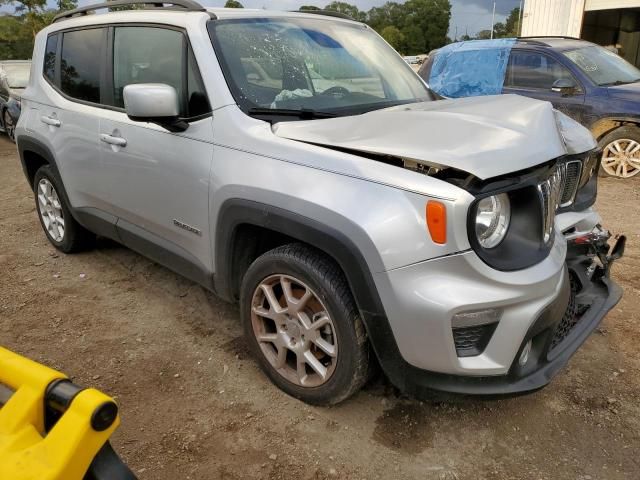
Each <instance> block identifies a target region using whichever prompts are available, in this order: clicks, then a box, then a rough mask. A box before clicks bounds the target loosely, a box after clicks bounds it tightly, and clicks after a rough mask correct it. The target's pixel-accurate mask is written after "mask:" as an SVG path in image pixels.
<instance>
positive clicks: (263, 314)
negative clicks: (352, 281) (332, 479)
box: [240, 244, 369, 405]
mask: <svg viewBox="0 0 640 480" xmlns="http://www.w3.org/2000/svg"><path fill="white" fill-rule="evenodd" d="M240 315H241V318H242V322H243V325H244V329H245V335H246V337H247V339H248V342H249V345H250V347H251V350H252V352H253V354H254V356H255V357H256V359H257V360H258V362H259V364H260V366H261V368H262V369H263V370H264V371H265V373H266V374H267V375H268V376H269V378H270V379H271V381H272V382H273V383H275V384H276V385H277V386H278V387H280V388H281V389H282V390H284V391H285V392H286V393H288V394H289V395H292V396H293V397H296V398H299V399H300V400H303V401H305V402H307V403H311V404H315V405H328V404H335V403H338V402H340V401H342V400H344V399H346V398H348V397H349V396H351V395H352V394H354V393H355V392H357V391H358V390H359V389H360V388H361V387H362V386H363V385H364V383H365V382H366V380H367V378H368V370H369V344H368V341H367V338H366V333H365V330H364V325H363V323H362V320H361V318H360V314H359V312H358V309H357V308H356V306H355V302H354V300H353V297H352V295H351V291H350V290H349V286H348V285H347V282H346V279H345V278H344V275H343V273H342V271H341V270H340V269H339V268H338V266H337V265H336V264H335V263H334V262H333V261H332V260H331V259H330V258H328V257H326V256H325V255H324V254H322V253H321V252H319V251H316V250H314V249H312V248H310V247H307V246H305V245H302V244H290V245H285V246H282V247H278V248H276V249H274V250H271V251H269V252H267V253H265V254H264V255H262V256H260V257H259V258H258V259H257V260H255V261H254V262H253V264H252V265H251V266H250V267H249V269H248V271H247V273H246V274H245V276H244V279H243V282H242V287H241V292H240Z"/></svg>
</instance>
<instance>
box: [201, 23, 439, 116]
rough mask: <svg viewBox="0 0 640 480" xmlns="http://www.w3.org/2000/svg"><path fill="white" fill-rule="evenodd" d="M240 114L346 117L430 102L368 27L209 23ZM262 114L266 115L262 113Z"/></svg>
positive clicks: (424, 90)
mask: <svg viewBox="0 0 640 480" xmlns="http://www.w3.org/2000/svg"><path fill="white" fill-rule="evenodd" d="M209 29H210V34H211V39H212V41H213V44H214V47H215V49H216V52H217V54H218V57H219V59H220V62H221V64H222V67H223V70H224V73H225V77H226V79H227V83H228V84H229V87H230V89H231V91H232V93H233V95H234V97H235V99H236V101H237V102H238V104H239V105H240V106H241V108H243V109H245V110H246V111H249V112H250V111H251V109H254V110H255V109H261V111H264V109H287V110H310V111H318V112H325V113H335V114H353V113H360V112H364V111H369V110H374V109H376V108H383V107H388V106H391V105H398V104H402V103H413V102H419V101H425V100H429V99H430V96H429V90H428V89H427V87H426V86H425V85H424V83H423V82H422V81H421V80H420V79H419V78H418V77H417V76H416V75H415V74H414V73H413V72H412V71H411V67H409V66H408V65H407V64H406V62H404V61H403V60H402V57H400V56H399V55H398V54H397V53H396V52H395V51H394V50H393V49H392V48H391V47H389V46H388V45H387V44H386V43H385V42H384V41H383V40H382V39H381V38H380V37H379V36H378V35H377V34H376V33H374V32H372V31H371V30H369V29H368V28H366V27H364V26H362V25H357V24H349V23H346V22H337V21H332V20H324V19H317V20H316V19H305V18H261V19H232V20H219V21H215V22H210V23H209ZM267 113H268V111H267Z"/></svg>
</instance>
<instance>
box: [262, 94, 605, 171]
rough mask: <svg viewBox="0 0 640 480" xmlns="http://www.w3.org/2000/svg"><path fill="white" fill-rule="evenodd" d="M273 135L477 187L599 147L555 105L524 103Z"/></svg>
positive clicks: (474, 101)
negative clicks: (458, 177)
mask: <svg viewBox="0 0 640 480" xmlns="http://www.w3.org/2000/svg"><path fill="white" fill-rule="evenodd" d="M273 131H274V133H275V134H276V135H278V136H279V137H283V138H288V139H291V140H298V141H301V142H307V143H312V144H316V145H321V146H326V147H337V148H340V149H346V150H351V151H355V152H368V153H375V154H383V155H392V156H396V157H402V158H408V159H412V160H415V161H417V162H419V163H423V164H425V165H429V166H435V167H452V168H456V169H459V170H463V171H466V172H468V173H471V174H473V175H475V176H476V177H478V178H480V179H486V178H491V177H495V176H498V175H503V174H505V173H510V172H514V171H517V170H523V169H525V168H529V167H533V166H535V165H539V164H541V163H544V162H546V161H548V160H551V159H553V158H557V157H560V156H562V155H566V154H568V153H582V152H586V151H588V150H591V149H592V148H595V146H596V143H595V141H594V140H593V137H592V136H591V134H590V132H589V131H588V130H587V129H586V128H584V127H582V126H581V125H580V124H578V123H577V122H574V121H573V120H571V119H570V118H569V117H567V116H566V115H564V114H562V113H560V112H558V111H556V110H554V109H553V107H552V105H551V104H550V103H548V102H541V101H538V100H533V99H530V98H525V97H521V96H519V95H496V96H486V97H474V98H464V99H457V100H441V101H434V102H424V103H415V104H410V105H401V106H397V107H392V108H386V109H383V110H376V111H373V112H369V113H365V114H362V115H354V116H349V117H338V118H331V119H326V120H309V121H299V122H281V123H278V124H276V125H274V127H273Z"/></svg>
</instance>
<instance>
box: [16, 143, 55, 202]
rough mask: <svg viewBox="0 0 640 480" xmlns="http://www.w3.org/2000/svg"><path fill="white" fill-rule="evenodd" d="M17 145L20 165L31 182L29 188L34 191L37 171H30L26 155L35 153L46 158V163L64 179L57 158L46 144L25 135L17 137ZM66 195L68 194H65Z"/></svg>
mask: <svg viewBox="0 0 640 480" xmlns="http://www.w3.org/2000/svg"><path fill="white" fill-rule="evenodd" d="M16 143H17V145H18V153H19V154H20V163H21V164H22V171H23V172H24V175H25V177H26V178H27V181H28V182H29V186H30V187H31V189H32V190H33V182H32V180H33V177H34V176H35V174H36V172H35V171H33V172H32V171H30V170H29V166H28V165H27V161H26V159H25V153H27V152H33V153H35V154H36V155H38V156H40V157H42V158H44V159H45V160H46V162H47V163H48V164H49V165H50V166H51V168H53V170H54V171H55V173H56V175H57V176H58V178H62V177H61V176H60V170H59V169H58V164H57V162H56V158H55V156H54V155H53V153H52V152H51V150H49V147H47V146H46V145H45V144H44V143H42V142H41V141H40V140H36V139H34V138H32V137H27V136H25V135H20V136H18V137H16ZM65 195H66V192H65Z"/></svg>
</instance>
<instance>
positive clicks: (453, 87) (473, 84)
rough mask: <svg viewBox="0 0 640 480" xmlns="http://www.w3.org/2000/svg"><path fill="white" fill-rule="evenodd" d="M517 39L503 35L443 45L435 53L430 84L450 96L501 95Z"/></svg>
mask: <svg viewBox="0 0 640 480" xmlns="http://www.w3.org/2000/svg"><path fill="white" fill-rule="evenodd" d="M515 43H516V39H515V38H500V39H496V40H473V41H470V42H458V43H451V44H449V45H447V46H445V47H442V48H441V49H439V50H437V51H436V52H435V53H434V55H435V56H436V57H435V59H434V61H433V65H432V66H431V73H430V75H429V86H430V87H431V89H433V90H434V91H435V92H437V93H439V94H440V95H442V96H444V97H450V98H459V97H475V96H479V95H498V94H500V93H502V85H503V83H504V75H505V72H506V70H507V64H508V62H509V53H510V52H511V49H512V48H513V45H514V44H515Z"/></svg>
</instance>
